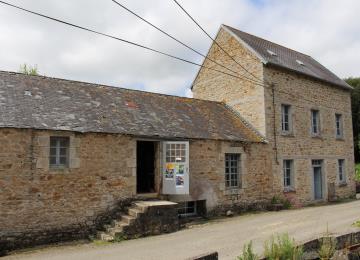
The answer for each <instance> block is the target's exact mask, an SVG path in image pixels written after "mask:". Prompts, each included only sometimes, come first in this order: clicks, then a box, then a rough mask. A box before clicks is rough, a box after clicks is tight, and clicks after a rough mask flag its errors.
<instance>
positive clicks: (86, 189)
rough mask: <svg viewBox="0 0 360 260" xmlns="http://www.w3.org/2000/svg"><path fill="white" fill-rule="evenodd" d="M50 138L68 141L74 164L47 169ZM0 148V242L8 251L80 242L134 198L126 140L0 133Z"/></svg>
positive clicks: (131, 146)
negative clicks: (106, 216) (101, 219)
mask: <svg viewBox="0 0 360 260" xmlns="http://www.w3.org/2000/svg"><path fill="white" fill-rule="evenodd" d="M50 135H54V136H59V135H64V136H70V137H71V141H70V146H71V147H72V148H71V149H74V152H72V153H71V154H72V158H71V159H76V160H79V161H80V163H79V164H78V163H76V164H72V163H70V168H68V169H64V170H54V169H49V168H48V167H47V165H48V163H45V161H47V162H48V157H47V156H48V151H49V147H48V139H49V136H50ZM0 143H1V150H0V158H1V159H0V201H1V204H0V241H2V243H3V244H7V247H8V248H11V247H21V246H27V245H30V244H31V245H34V244H41V243H48V242H56V241H59V240H68V239H74V238H80V237H84V236H85V235H87V234H88V233H89V232H91V230H92V229H93V228H94V227H95V225H96V222H97V218H98V217H99V216H101V215H103V214H105V213H107V212H110V211H111V210H112V209H113V208H114V207H116V206H117V204H118V203H119V201H122V200H124V199H126V198H131V197H132V196H134V195H135V192H136V189H135V184H136V183H135V182H136V177H135V168H134V166H133V163H132V160H135V147H136V146H135V141H134V140H133V139H131V138H129V137H125V136H115V135H107V134H74V133H72V132H51V131H33V130H19V129H0ZM39 161H41V163H39Z"/></svg>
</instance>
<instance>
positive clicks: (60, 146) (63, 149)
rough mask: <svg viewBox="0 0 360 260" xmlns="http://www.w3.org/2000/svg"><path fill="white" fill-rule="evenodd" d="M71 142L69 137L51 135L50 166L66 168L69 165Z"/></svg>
mask: <svg viewBox="0 0 360 260" xmlns="http://www.w3.org/2000/svg"><path fill="white" fill-rule="evenodd" d="M69 143H70V138H69V137H50V155H49V163H50V167H53V168H64V167H67V166H68V164H69Z"/></svg>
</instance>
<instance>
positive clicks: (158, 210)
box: [97, 200, 179, 241]
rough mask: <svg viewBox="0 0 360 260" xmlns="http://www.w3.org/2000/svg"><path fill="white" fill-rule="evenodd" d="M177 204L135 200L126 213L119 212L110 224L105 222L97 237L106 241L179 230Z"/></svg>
mask: <svg viewBox="0 0 360 260" xmlns="http://www.w3.org/2000/svg"><path fill="white" fill-rule="evenodd" d="M176 206H177V203H174V202H170V201H162V200H156V201H135V202H133V203H132V204H131V206H130V207H129V208H127V210H126V213H118V214H117V216H116V218H115V219H113V220H112V221H111V222H110V224H105V225H104V226H103V231H98V233H97V237H98V239H100V240H104V241H116V240H118V239H129V238H136V237H140V236H146V235H155V234H161V233H168V232H174V231H177V230H178V228H179V221H178V216H177V209H176Z"/></svg>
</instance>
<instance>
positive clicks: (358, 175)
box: [355, 163, 360, 181]
mask: <svg viewBox="0 0 360 260" xmlns="http://www.w3.org/2000/svg"><path fill="white" fill-rule="evenodd" d="M355 179H356V180H357V181H360V163H358V164H356V165H355Z"/></svg>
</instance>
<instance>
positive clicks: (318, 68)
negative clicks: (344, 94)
mask: <svg viewBox="0 0 360 260" xmlns="http://www.w3.org/2000/svg"><path fill="white" fill-rule="evenodd" d="M223 28H225V29H227V30H229V31H230V32H232V33H233V34H234V35H236V37H238V38H239V39H240V40H241V41H243V42H244V43H245V44H246V45H248V47H250V48H251V49H252V50H253V51H255V52H256V53H257V54H258V55H259V56H260V57H261V58H262V59H263V61H264V63H265V64H268V65H274V66H278V67H281V68H284V69H288V70H291V71H294V72H297V73H300V74H304V75H307V76H310V77H313V78H316V79H318V80H321V81H324V82H327V83H331V84H334V85H336V86H339V87H342V88H346V89H352V87H351V86H350V85H348V84H347V83H346V82H345V81H343V80H342V79H340V78H339V77H337V76H336V75H335V74H334V73H332V72H331V71H330V70H328V69H327V68H325V67H324V66H323V65H321V64H320V63H319V62H317V61H316V60H314V59H313V58H312V57H310V56H308V55H306V54H303V53H300V52H297V51H294V50H292V49H289V48H286V47H284V46H281V45H279V44H276V43H273V42H270V41H267V40H265V39H262V38H259V37H257V36H254V35H251V34H248V33H245V32H243V31H240V30H237V29H235V28H232V27H230V26H227V25H223ZM268 50H270V51H272V52H274V53H275V54H276V56H275V55H271V54H270V53H269V52H268ZM296 60H299V61H301V62H303V64H304V65H300V64H299V63H298V62H297V61H296Z"/></svg>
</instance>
